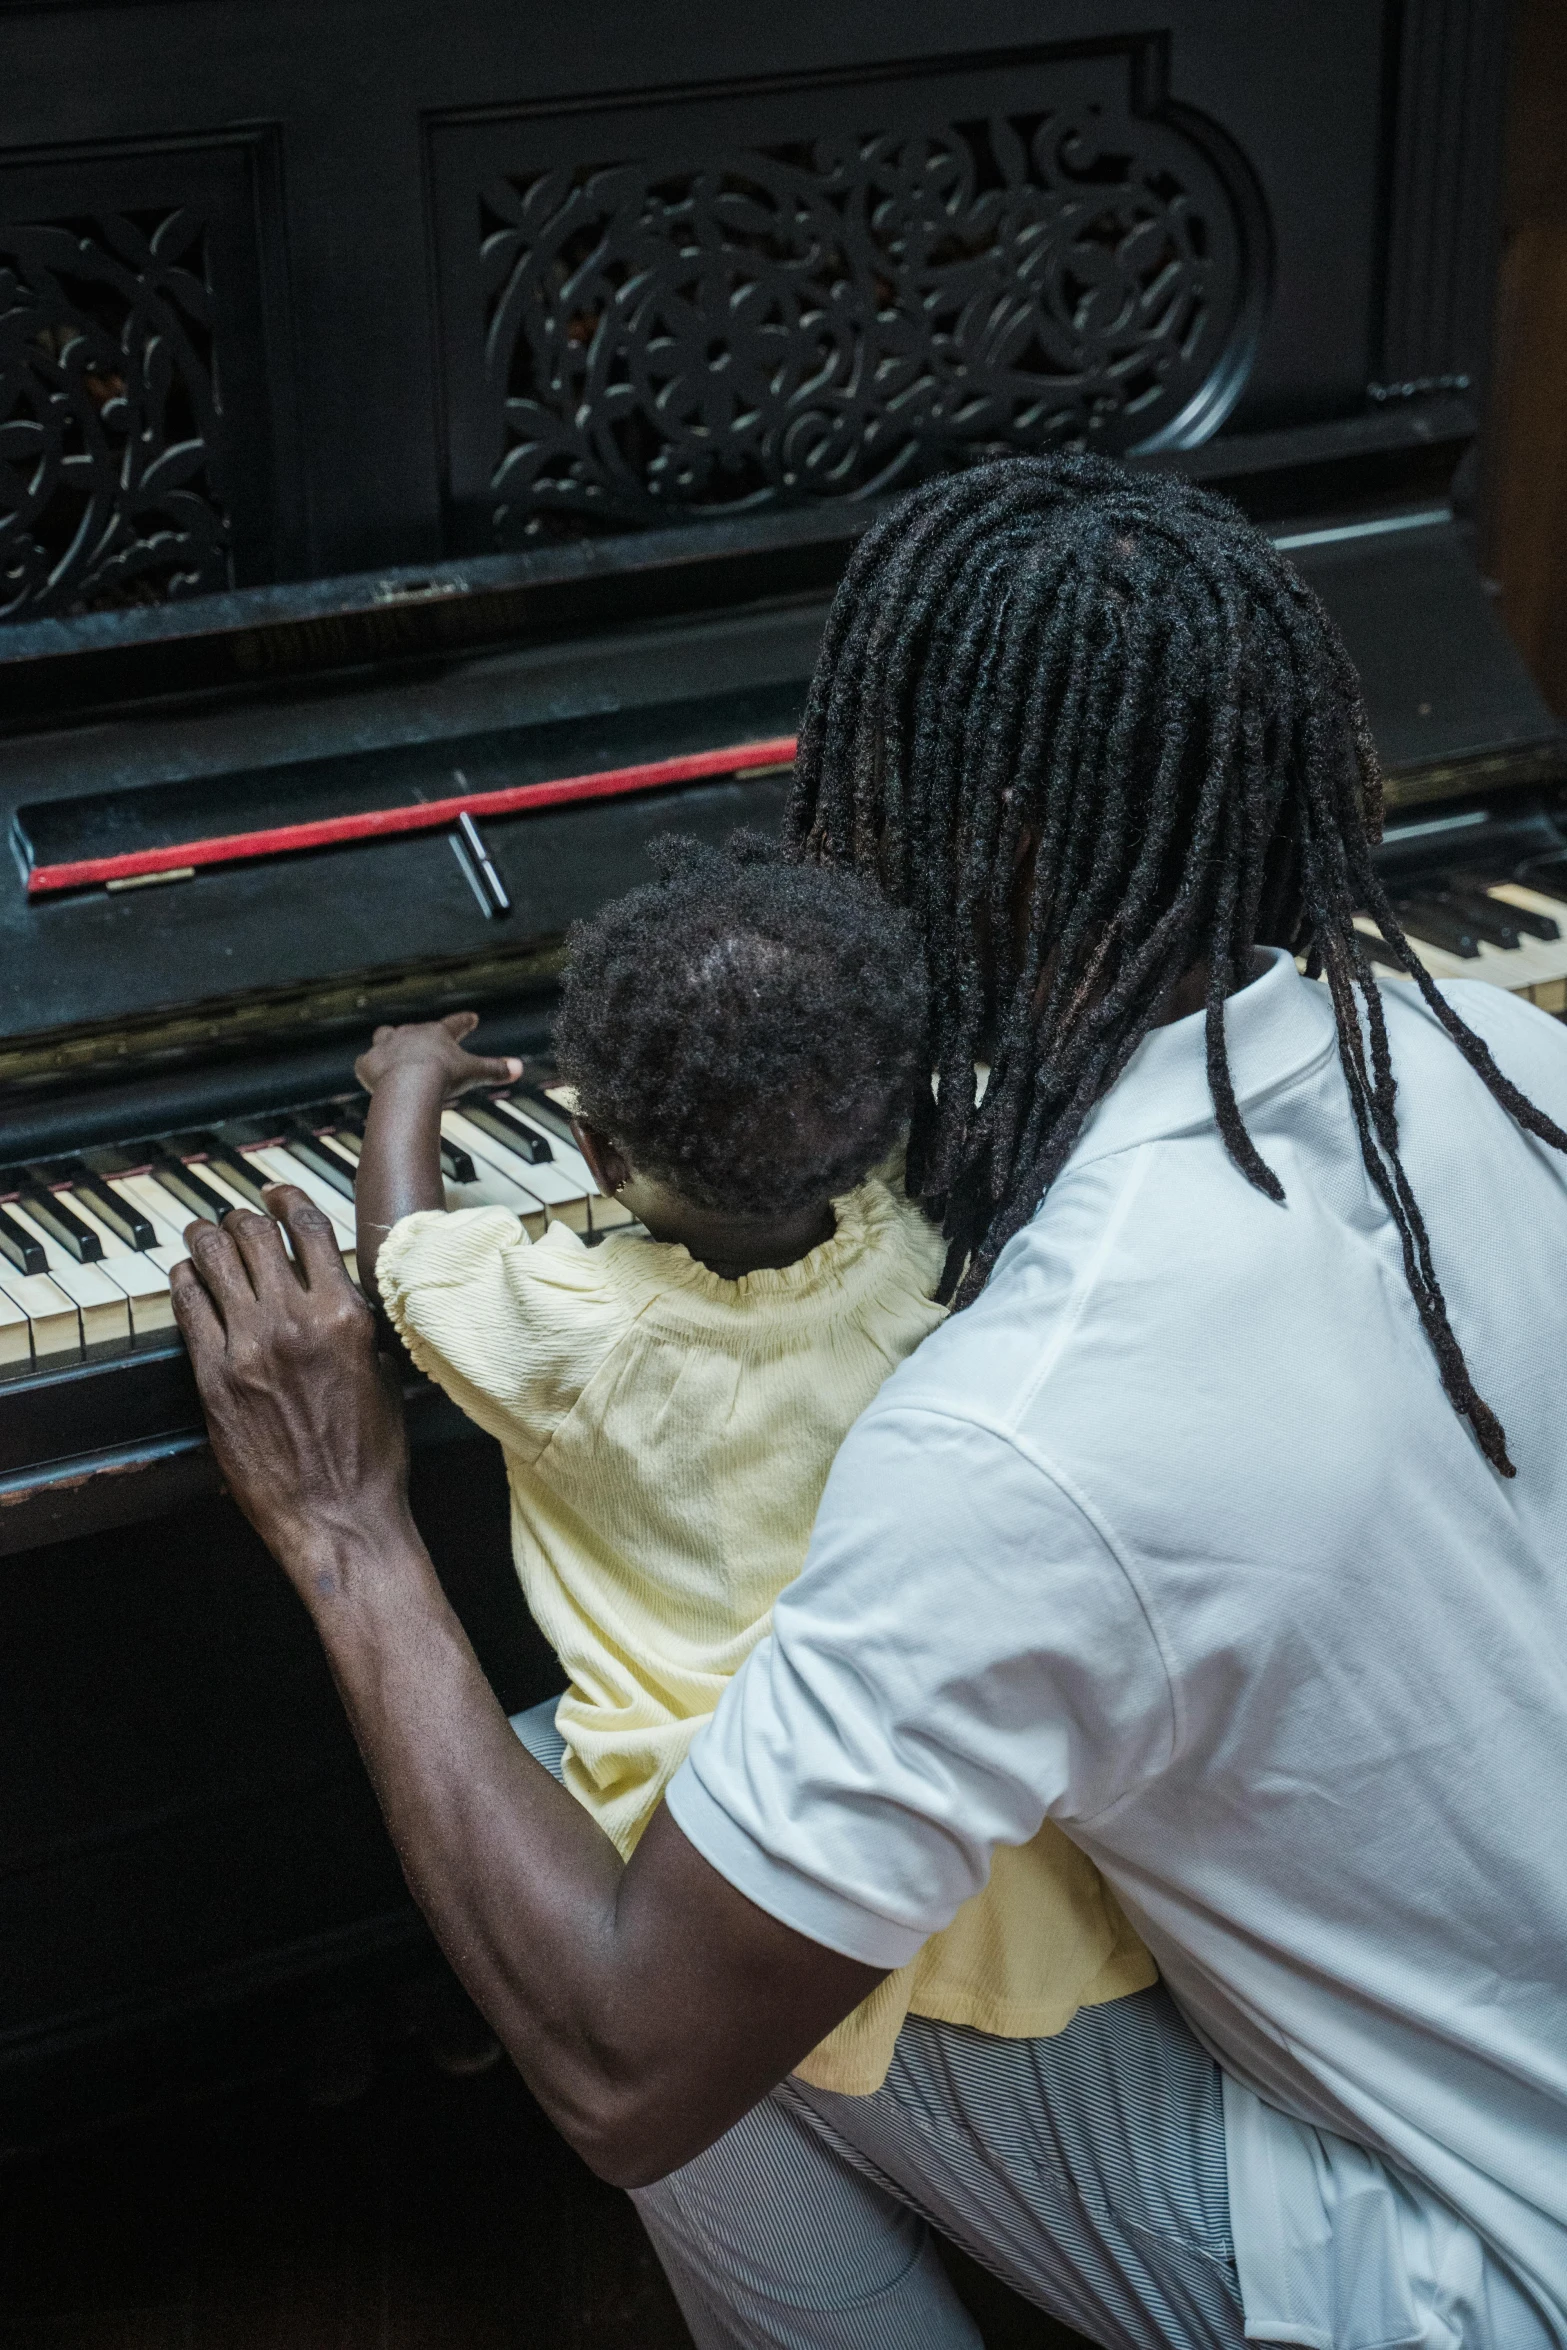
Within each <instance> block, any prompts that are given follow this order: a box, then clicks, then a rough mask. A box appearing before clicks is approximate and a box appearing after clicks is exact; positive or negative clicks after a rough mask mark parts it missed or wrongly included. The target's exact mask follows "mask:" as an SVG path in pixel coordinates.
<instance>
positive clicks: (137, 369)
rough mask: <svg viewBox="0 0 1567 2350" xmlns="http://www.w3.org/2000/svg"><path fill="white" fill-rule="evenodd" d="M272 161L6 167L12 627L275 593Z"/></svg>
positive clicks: (63, 160)
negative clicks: (267, 256) (225, 591)
mask: <svg viewBox="0 0 1567 2350" xmlns="http://www.w3.org/2000/svg"><path fill="white" fill-rule="evenodd" d="M270 155H271V146H270V141H269V136H268V134H267V133H266V132H265V131H262V132H244V133H236V134H235V135H234V136H233V137H231V138H225V139H223V140H221V141H217V142H213V143H210V144H208V143H205V142H203V143H194V142H193V143H189V144H186V143H183V142H173V143H169V144H161V145H156V146H152V147H148V148H145V149H142V150H140V151H137V150H134V149H130V150H127V149H124V148H120V149H112V150H101V151H98V152H96V153H90V154H86V155H80V156H67V155H62V154H60V153H58V152H56V153H52V154H46V155H43V156H40V157H36V158H20V157H19V158H16V159H14V160H13V159H12V158H9V157H0V618H5V617H16V618H21V617H44V616H47V615H57V614H71V613H78V612H94V611H104V610H112V609H114V608H116V607H122V606H125V605H128V604H148V603H161V602H163V601H165V600H166V599H167V598H169V597H173V596H185V595H196V594H201V593H204V592H208V591H211V590H213V589H220V588H226V587H229V586H232V585H235V584H240V585H243V584H246V583H247V582H249V581H251V580H255V579H266V578H270V577H274V576H275V575H276V571H277V569H278V568H279V566H280V560H281V559H284V558H283V549H284V545H285V542H286V537H287V531H286V527H285V525H284V523H283V521H282V519H281V518H280V515H279V512H278V487H279V484H278V472H277V467H276V465H275V462H274V443H275V433H274V421H273V415H272V398H271V386H272V383H273V381H274V379H275V377H276V375H277V373H278V369H277V364H276V361H277V356H278V355H277V353H276V352H275V351H274V349H273V348H272V342H273V336H274V330H275V320H276V317H277V314H278V308H279V305H278V303H277V301H276V299H275V294H274V291H273V288H272V284H271V281H270V280H269V277H268V274H267V271H266V269H265V267H264V261H263V253H262V231H263V223H264V221H265V220H266V219H267V217H268V213H269V205H270V182H269V178H268V171H269V159H270Z"/></svg>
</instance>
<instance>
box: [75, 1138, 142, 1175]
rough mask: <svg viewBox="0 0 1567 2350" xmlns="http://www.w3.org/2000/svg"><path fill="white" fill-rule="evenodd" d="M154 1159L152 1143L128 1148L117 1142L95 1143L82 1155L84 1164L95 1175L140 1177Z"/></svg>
mask: <svg viewBox="0 0 1567 2350" xmlns="http://www.w3.org/2000/svg"><path fill="white" fill-rule="evenodd" d="M151 1158H152V1145H151V1144H150V1143H136V1144H134V1145H130V1146H127V1145H125V1144H122V1143H117V1142H98V1143H94V1144H93V1146H92V1148H91V1149H90V1150H85V1151H83V1153H82V1163H83V1165H84V1166H86V1167H87V1168H88V1170H89V1171H90V1172H91V1173H92V1174H94V1175H101V1176H105V1177H107V1176H110V1175H139V1174H141V1172H142V1170H143V1168H145V1167H146V1166H147V1165H148V1163H149V1161H150V1160H151Z"/></svg>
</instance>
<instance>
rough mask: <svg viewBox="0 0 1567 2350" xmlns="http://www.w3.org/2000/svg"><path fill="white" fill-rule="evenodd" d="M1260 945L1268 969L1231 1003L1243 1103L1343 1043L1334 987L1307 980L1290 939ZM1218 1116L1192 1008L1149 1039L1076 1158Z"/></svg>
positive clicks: (1234, 1069)
mask: <svg viewBox="0 0 1567 2350" xmlns="http://www.w3.org/2000/svg"><path fill="white" fill-rule="evenodd" d="M1258 954H1259V956H1260V957H1261V959H1262V960H1263V961H1265V963H1266V965H1267V968H1266V969H1265V970H1264V971H1263V972H1261V974H1260V975H1259V976H1258V977H1257V978H1255V979H1253V980H1252V981H1251V982H1250V984H1249V985H1248V986H1246V987H1243V988H1242V989H1241V990H1240V992H1239V994H1237V995H1232V996H1231V997H1230V998H1229V1000H1228V1001H1227V1003H1226V1004H1225V1007H1224V1036H1225V1044H1226V1047H1227V1049H1228V1054H1229V1063H1230V1074H1231V1076H1232V1078H1233V1079H1234V1083H1235V1098H1236V1100H1237V1102H1238V1103H1239V1105H1240V1107H1241V1109H1242V1111H1244V1110H1245V1109H1246V1107H1247V1105H1248V1103H1251V1102H1256V1101H1259V1100H1261V1098H1262V1097H1263V1095H1265V1094H1269V1093H1273V1092H1275V1091H1277V1090H1278V1089H1279V1088H1280V1087H1283V1086H1288V1085H1290V1084H1292V1083H1293V1082H1294V1081H1295V1080H1296V1079H1297V1078H1299V1077H1301V1076H1302V1075H1304V1073H1305V1072H1306V1071H1307V1070H1308V1069H1310V1068H1312V1067H1313V1066H1314V1065H1315V1064H1316V1063H1318V1062H1320V1061H1321V1060H1322V1059H1324V1058H1325V1056H1326V1055H1327V1054H1329V1053H1331V1052H1333V1051H1334V1050H1335V1049H1336V1046H1337V1042H1338V1035H1337V1030H1336V1028H1335V1025H1334V1020H1333V1006H1332V1003H1331V1001H1330V999H1329V996H1328V991H1327V989H1326V988H1325V987H1323V986H1321V985H1320V984H1319V983H1318V982H1317V981H1315V980H1311V979H1303V978H1302V977H1301V974H1300V972H1299V970H1298V969H1297V968H1296V964H1295V958H1294V956H1293V955H1291V954H1290V953H1289V952H1288V951H1287V950H1286V949H1285V948H1283V947H1262V948H1259V949H1258ZM1214 1123H1215V1119H1214V1109H1213V1096H1212V1094H1211V1093H1210V1092H1209V1090H1208V1057H1207V1044H1206V1040H1205V1037H1204V1015H1203V1014H1202V1013H1201V1012H1192V1013H1190V1014H1188V1016H1187V1017H1186V1018H1185V1019H1184V1020H1172V1021H1171V1022H1170V1023H1169V1025H1168V1026H1167V1027H1164V1028H1155V1029H1152V1030H1151V1031H1150V1032H1149V1034H1148V1035H1147V1036H1145V1037H1144V1038H1143V1041H1142V1043H1141V1044H1140V1045H1139V1046H1138V1048H1137V1050H1136V1052H1135V1053H1133V1055H1132V1057H1131V1059H1130V1060H1129V1061H1128V1062H1127V1064H1126V1067H1125V1068H1124V1069H1123V1070H1122V1072H1121V1074H1120V1076H1119V1077H1118V1078H1117V1080H1116V1082H1115V1084H1114V1085H1113V1086H1112V1087H1111V1088H1110V1091H1109V1092H1108V1093H1107V1094H1106V1095H1105V1097H1104V1099H1103V1101H1101V1102H1098V1103H1096V1104H1095V1107H1094V1109H1093V1110H1092V1111H1091V1112H1090V1114H1089V1118H1088V1122H1087V1124H1086V1125H1085V1126H1084V1128H1083V1132H1082V1135H1081V1136H1080V1138H1079V1140H1078V1143H1077V1147H1076V1148H1075V1149H1074V1151H1073V1152H1072V1155H1071V1158H1070V1159H1069V1160H1068V1162H1067V1165H1068V1167H1080V1166H1089V1165H1091V1164H1092V1163H1093V1161H1094V1160H1096V1159H1104V1158H1108V1157H1110V1155H1111V1154H1112V1152H1115V1151H1124V1150H1130V1149H1132V1148H1134V1147H1135V1146H1136V1145H1137V1144H1139V1143H1144V1142H1156V1141H1159V1140H1161V1139H1162V1138H1163V1137H1165V1136H1168V1135H1175V1134H1190V1133H1194V1132H1197V1131H1199V1130H1200V1129H1201V1128H1202V1127H1204V1126H1212V1125H1213V1124H1214Z"/></svg>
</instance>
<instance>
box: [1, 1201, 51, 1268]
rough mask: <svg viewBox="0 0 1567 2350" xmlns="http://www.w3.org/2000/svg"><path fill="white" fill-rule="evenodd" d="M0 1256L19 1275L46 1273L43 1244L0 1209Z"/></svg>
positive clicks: (47, 1265)
mask: <svg viewBox="0 0 1567 2350" xmlns="http://www.w3.org/2000/svg"><path fill="white" fill-rule="evenodd" d="M0 1256H4V1257H7V1258H8V1259H9V1260H10V1262H11V1263H12V1264H13V1265H14V1266H15V1267H16V1269H17V1271H18V1272H19V1273H47V1272H48V1270H49V1260H48V1258H47V1257H46V1256H45V1255H44V1250H43V1242H42V1241H41V1240H35V1239H34V1238H33V1236H32V1234H31V1233H30V1232H28V1231H26V1230H25V1229H24V1228H23V1226H22V1225H20V1224H18V1222H17V1221H16V1218H15V1217H14V1216H8V1215H7V1214H6V1211H5V1209H4V1208H0Z"/></svg>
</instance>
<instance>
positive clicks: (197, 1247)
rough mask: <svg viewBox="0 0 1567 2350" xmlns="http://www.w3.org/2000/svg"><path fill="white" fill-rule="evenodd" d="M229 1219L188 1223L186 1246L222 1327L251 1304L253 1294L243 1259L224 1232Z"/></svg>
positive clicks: (248, 1273)
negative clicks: (218, 1315) (213, 1222)
mask: <svg viewBox="0 0 1567 2350" xmlns="http://www.w3.org/2000/svg"><path fill="white" fill-rule="evenodd" d="M228 1221H229V1219H228V1218H227V1217H225V1218H224V1220H223V1222H222V1223H221V1224H187V1225H186V1227H185V1246H186V1247H187V1248H188V1249H189V1250H190V1261H191V1263H192V1264H193V1265H194V1266H195V1268H196V1270H197V1272H198V1273H199V1274H200V1275H201V1278H202V1282H203V1284H204V1285H205V1288H206V1291H207V1295H208V1296H209V1297H210V1298H211V1300H212V1302H213V1304H214V1305H215V1306H216V1307H217V1309H218V1312H219V1313H220V1314H221V1315H222V1317H223V1321H224V1323H225V1325H228V1324H230V1323H231V1322H232V1319H233V1316H234V1314H235V1313H236V1312H237V1311H239V1310H241V1309H242V1308H243V1307H245V1306H248V1305H249V1304H251V1303H252V1301H253V1300H254V1297H255V1291H254V1290H253V1289H252V1288H251V1286H250V1272H249V1268H248V1267H247V1265H246V1263H245V1260H244V1258H243V1257H242V1256H241V1255H240V1253H239V1250H238V1249H237V1248H236V1247H235V1245H234V1242H233V1240H232V1239H231V1238H230V1236H229V1232H228V1229H227V1226H228Z"/></svg>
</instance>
